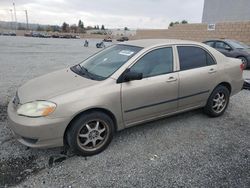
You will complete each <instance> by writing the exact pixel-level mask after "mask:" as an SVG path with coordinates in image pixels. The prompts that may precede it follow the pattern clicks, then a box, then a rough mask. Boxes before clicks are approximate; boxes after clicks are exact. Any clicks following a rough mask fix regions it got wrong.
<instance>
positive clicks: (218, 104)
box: [213, 92, 227, 113]
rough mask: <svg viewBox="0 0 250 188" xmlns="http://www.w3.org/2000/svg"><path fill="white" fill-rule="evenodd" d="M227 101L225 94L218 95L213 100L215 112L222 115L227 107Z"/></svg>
mask: <svg viewBox="0 0 250 188" xmlns="http://www.w3.org/2000/svg"><path fill="white" fill-rule="evenodd" d="M226 104H227V100H226V96H225V94H224V93H222V92H220V93H217V94H216V95H215V97H214V99H213V110H214V112H216V113H220V112H222V111H223V110H224V108H225V107H226Z"/></svg>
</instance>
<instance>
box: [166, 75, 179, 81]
mask: <svg viewBox="0 0 250 188" xmlns="http://www.w3.org/2000/svg"><path fill="white" fill-rule="evenodd" d="M176 80H177V78H175V77H173V76H170V77H169V78H168V80H167V82H175V81H176Z"/></svg>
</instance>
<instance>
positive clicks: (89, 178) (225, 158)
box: [0, 36, 250, 187]
mask: <svg viewBox="0 0 250 188" xmlns="http://www.w3.org/2000/svg"><path fill="white" fill-rule="evenodd" d="M97 41H98V40H96V41H95V40H91V41H90V47H89V48H84V47H83V44H84V41H83V40H67V39H38V38H24V37H3V36H1V37H0V187H5V186H6V187H8V186H15V187H250V111H249V110H250V91H246V90H243V91H241V92H240V93H239V94H237V95H236V96H233V97H232V98H231V102H230V105H229V107H228V109H227V111H226V112H225V114H224V115H223V116H222V117H218V118H209V117H207V116H206V115H204V114H203V113H202V111H201V110H195V111H191V112H187V113H183V114H180V115H177V116H173V117H170V118H165V119H162V120H159V121H155V122H151V123H147V124H143V125H140V126H136V127H132V128H129V129H126V130H123V131H121V132H119V133H117V134H116V135H115V137H114V139H113V141H112V143H111V144H110V146H109V147H108V148H107V149H106V150H105V151H104V152H102V153H100V154H99V155H96V156H93V157H87V158H84V157H80V156H76V155H74V154H70V155H68V156H65V155H64V154H63V152H62V151H63V150H62V148H54V149H31V148H27V147H25V146H23V145H21V144H19V143H18V142H17V141H16V140H15V139H14V138H13V136H12V134H11V131H10V130H9V128H8V127H7V120H6V106H7V103H8V101H9V100H10V99H11V97H12V96H13V95H14V93H15V91H16V88H17V87H18V86H20V85H21V84H23V83H24V82H26V81H27V80H29V79H31V78H34V77H36V76H39V75H42V74H45V73H47V72H51V71H54V70H57V69H60V68H64V67H67V66H70V65H74V64H76V63H78V62H80V61H81V60H83V59H84V58H86V57H87V56H89V55H90V54H93V53H94V52H96V51H98V50H97V49H96V48H95V47H94V45H95V43H96V42H97ZM244 77H248V78H250V71H249V70H248V71H245V72H244Z"/></svg>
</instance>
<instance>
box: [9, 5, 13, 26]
mask: <svg viewBox="0 0 250 188" xmlns="http://www.w3.org/2000/svg"><path fill="white" fill-rule="evenodd" d="M10 15H11V24H10V28H11V30H13V12H12V9H10Z"/></svg>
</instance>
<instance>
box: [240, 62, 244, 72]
mask: <svg viewBox="0 0 250 188" xmlns="http://www.w3.org/2000/svg"><path fill="white" fill-rule="evenodd" d="M240 69H241V71H243V70H244V69H245V65H244V64H243V63H241V64H240Z"/></svg>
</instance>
